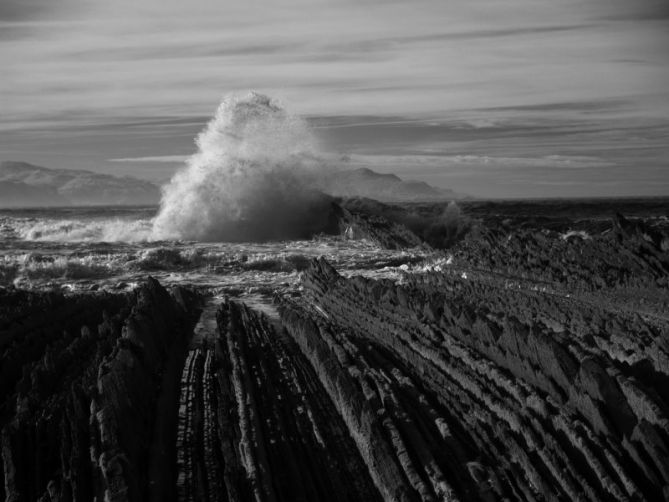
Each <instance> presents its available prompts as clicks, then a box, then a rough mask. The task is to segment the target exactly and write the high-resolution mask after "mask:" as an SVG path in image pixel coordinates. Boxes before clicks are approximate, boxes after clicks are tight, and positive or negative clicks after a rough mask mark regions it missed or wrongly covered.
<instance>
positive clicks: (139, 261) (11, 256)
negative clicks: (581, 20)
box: [0, 206, 427, 298]
mask: <svg viewBox="0 0 669 502" xmlns="http://www.w3.org/2000/svg"><path fill="white" fill-rule="evenodd" d="M157 212H158V207H157V206H141V207H87V208H82V207H76V208H34V209H0V287H4V288H11V287H19V288H25V289H33V290H54V289H56V290H61V291H64V292H85V291H98V290H109V291H122V290H130V289H133V288H134V287H136V286H137V284H138V283H139V282H140V281H142V280H143V279H145V278H146V277H147V276H149V275H150V276H152V277H154V278H156V279H158V280H159V281H160V282H161V283H162V284H163V285H166V286H171V285H186V286H189V287H194V288H197V289H199V290H202V291H204V292H208V293H211V294H214V295H217V296H218V295H231V296H235V297H242V298H243V297H245V296H249V297H254V296H258V295H261V296H269V295H273V294H274V293H275V292H291V291H298V290H299V287H300V286H299V284H300V281H299V279H300V274H301V272H302V271H303V270H304V269H305V268H306V267H308V265H309V262H310V261H311V260H312V259H314V258H317V257H321V256H322V257H325V258H326V259H327V260H328V261H329V262H331V263H332V264H333V265H334V266H335V267H336V268H337V270H339V271H340V273H342V274H343V275H346V276H351V275H363V276H367V277H376V278H381V277H384V278H391V279H399V278H401V276H402V274H403V273H405V272H406V271H407V270H409V269H410V268H412V267H416V266H419V264H420V263H422V262H423V261H424V260H425V259H426V258H427V254H426V253H427V251H425V250H421V249H414V250H403V251H402V250H388V249H383V248H381V247H379V246H377V245H376V244H374V243H372V242H369V241H366V240H347V239H346V238H344V237H338V236H325V235H323V236H317V237H314V238H313V239H311V240H297V241H276V242H264V243H257V242H235V243H230V242H195V241H186V240H173V241H166V240H161V241H158V240H152V239H151V229H152V226H153V219H154V218H155V217H156V214H157Z"/></svg>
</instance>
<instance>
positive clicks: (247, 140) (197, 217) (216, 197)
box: [152, 93, 336, 241]
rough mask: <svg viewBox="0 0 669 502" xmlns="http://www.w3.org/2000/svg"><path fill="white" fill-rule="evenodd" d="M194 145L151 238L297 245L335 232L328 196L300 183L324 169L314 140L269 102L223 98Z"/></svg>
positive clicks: (302, 125) (170, 188) (261, 98)
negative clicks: (281, 241)
mask: <svg viewBox="0 0 669 502" xmlns="http://www.w3.org/2000/svg"><path fill="white" fill-rule="evenodd" d="M196 144H197V147H198V151H197V153H195V154H194V155H193V156H192V157H190V159H189V160H188V161H187V163H186V166H185V167H184V168H183V169H182V170H181V171H179V172H177V173H176V174H175V175H174V177H173V178H172V180H171V181H170V183H169V184H168V185H166V186H165V187H163V194H162V200H161V204H160V210H159V212H158V215H157V216H156V218H155V220H154V225H153V232H152V237H153V238H154V239H192V240H201V241H261V240H276V239H294V238H304V237H310V236H311V235H313V234H314V233H317V232H322V231H326V232H327V231H328V230H332V229H333V225H336V222H335V218H334V216H333V214H332V212H333V211H334V206H333V205H332V203H331V201H330V199H329V197H327V196H325V195H323V194H321V193H318V192H315V191H313V190H311V189H309V187H308V186H307V185H306V183H305V182H304V180H305V178H308V177H309V176H308V173H313V172H314V171H315V170H317V169H322V168H324V167H323V165H322V164H321V162H320V161H319V158H318V154H317V150H316V147H315V141H314V139H313V136H312V135H311V133H310V132H309V129H308V127H307V125H306V123H305V122H304V121H303V120H302V119H300V118H298V117H295V116H292V115H290V114H288V113H287V112H286V111H285V110H284V109H283V108H281V107H280V106H279V105H278V104H277V103H275V102H274V101H272V100H271V99H270V98H268V97H267V96H263V95H261V94H257V93H250V94H247V95H244V96H228V97H226V98H224V99H223V101H222V102H221V104H220V106H219V107H218V110H217V111H216V114H215V116H214V118H213V119H212V120H211V121H210V122H209V124H208V125H207V126H206V128H205V129H204V130H203V131H202V132H201V133H200V135H199V136H198V137H197V140H196Z"/></svg>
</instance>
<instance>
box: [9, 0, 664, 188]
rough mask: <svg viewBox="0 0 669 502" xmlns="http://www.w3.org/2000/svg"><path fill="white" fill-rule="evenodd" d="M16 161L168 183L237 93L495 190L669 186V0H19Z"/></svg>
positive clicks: (14, 62) (12, 28)
mask: <svg viewBox="0 0 669 502" xmlns="http://www.w3.org/2000/svg"><path fill="white" fill-rule="evenodd" d="M0 68H2V71H1V72H0V160H19V161H26V162H32V163H35V164H39V165H43V166H45V167H56V168H72V169H88V170H93V171H97V172H105V173H109V174H115V175H131V176H136V177H141V178H145V179H149V180H152V181H155V182H164V181H166V180H167V179H169V177H170V176H171V175H172V173H173V172H174V171H175V170H176V169H178V168H179V167H180V166H181V165H182V164H183V160H184V159H185V158H186V157H187V156H188V155H190V154H192V153H193V152H194V151H195V145H194V143H193V139H194V137H195V136H196V135H197V133H198V132H199V131H200V130H201V129H202V128H203V127H204V125H205V124H206V122H207V121H208V120H209V118H210V117H211V115H212V114H213V112H214V111H215V109H216V107H217V105H218V103H219V101H220V99H221V97H222V96H224V95H226V94H228V93H231V92H245V91H248V90H255V91H257V92H262V93H265V94H267V95H269V96H271V97H273V98H276V99H277V100H279V101H280V102H281V103H282V104H283V105H284V106H285V107H286V108H287V109H288V110H289V111H290V112H291V113H295V114H298V115H301V116H303V117H305V118H306V119H307V120H308V121H309V123H310V124H311V126H312V128H313V131H314V133H315V135H316V136H317V138H318V140H319V142H320V143H321V146H322V148H323V150H324V151H327V152H330V153H332V154H334V155H335V156H341V157H342V158H343V159H345V160H342V163H345V164H346V165H350V166H353V167H357V166H361V167H363V166H364V167H370V168H372V169H375V170H377V171H380V172H394V173H396V174H398V175H399V176H401V177H403V178H407V179H417V180H422V181H427V182H429V183H431V184H433V185H436V186H442V187H447V188H451V189H453V190H456V191H458V192H461V193H466V194H470V195H473V196H478V197H501V198H505V197H569V196H577V197H583V196H618V195H669V171H668V167H669V166H668V165H667V159H668V158H669V85H668V84H669V2H668V1H667V0H634V1H631V0H551V1H549V0H506V1H504V2H500V1H499V0H449V1H444V0H413V1H411V2H408V1H402V2H399V1H393V0H355V1H353V0H338V1H325V0H290V1H284V0H273V1H260V0H247V1H244V2H232V1H227V0H226V1H213V0H212V1H205V0H189V1H188V2H184V1H182V0H178V1H177V0H143V1H141V2H137V1H136V0H115V1H114V2H102V1H95V0H59V1H54V0H0Z"/></svg>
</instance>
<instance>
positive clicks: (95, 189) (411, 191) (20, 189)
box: [0, 161, 465, 207]
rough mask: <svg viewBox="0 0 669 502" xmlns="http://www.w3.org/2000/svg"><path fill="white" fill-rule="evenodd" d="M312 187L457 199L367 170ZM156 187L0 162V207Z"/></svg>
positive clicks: (133, 201)
mask: <svg viewBox="0 0 669 502" xmlns="http://www.w3.org/2000/svg"><path fill="white" fill-rule="evenodd" d="M310 184H312V185H314V186H315V187H317V188H319V189H320V190H322V191H323V192H325V193H328V194H330V195H333V196H343V197H367V198H371V199H376V200H379V201H383V202H414V201H438V200H451V199H461V198H463V197H465V196H463V195H462V194H458V193H456V192H453V191H452V190H448V189H444V188H437V187H433V186H431V185H428V184H427V183H424V182H421V181H404V180H402V179H401V178H399V177H398V176H395V175H394V174H381V173H377V172H375V171H372V170H371V169H367V168H359V169H349V170H338V171H327V172H324V173H319V174H318V175H317V176H314V177H313V178H312V179H311V180H310ZM159 201H160V189H159V188H158V187H157V186H156V185H154V184H153V183H150V182H148V181H144V180H139V179H137V178H132V177H129V176H125V177H117V176H111V175H108V174H99V173H94V172H91V171H80V170H75V169H50V168H46V167H41V166H35V165H33V164H28V163H27V162H13V161H6V162H0V207H27V206H78V205H140V204H157V203H158V202H159Z"/></svg>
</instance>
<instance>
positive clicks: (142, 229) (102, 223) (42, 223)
mask: <svg viewBox="0 0 669 502" xmlns="http://www.w3.org/2000/svg"><path fill="white" fill-rule="evenodd" d="M11 234H12V235H10V237H14V238H17V239H21V240H26V241H52V242H117V241H125V242H140V241H145V240H147V239H148V238H149V237H150V235H151V220H148V219H143V220H131V221H128V220H122V219H111V220H49V219H40V220H32V219H29V220H24V221H15V222H13V227H12V228H11Z"/></svg>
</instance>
